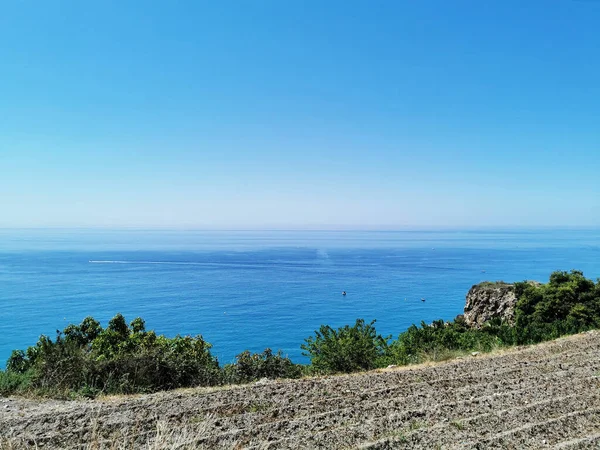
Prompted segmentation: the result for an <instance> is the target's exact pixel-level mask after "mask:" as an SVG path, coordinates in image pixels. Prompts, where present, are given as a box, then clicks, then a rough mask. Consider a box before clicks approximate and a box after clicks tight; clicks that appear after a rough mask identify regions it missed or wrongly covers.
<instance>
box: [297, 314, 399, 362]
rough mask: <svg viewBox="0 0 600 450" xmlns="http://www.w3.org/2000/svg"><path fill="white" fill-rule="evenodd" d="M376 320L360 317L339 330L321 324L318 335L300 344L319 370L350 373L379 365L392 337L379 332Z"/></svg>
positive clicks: (316, 333) (316, 332)
mask: <svg viewBox="0 0 600 450" xmlns="http://www.w3.org/2000/svg"><path fill="white" fill-rule="evenodd" d="M374 323H375V321H374V320H373V321H372V322H371V323H368V324H367V323H365V321H364V320H363V319H357V320H356V323H355V324H354V326H353V327H351V326H349V325H346V326H344V327H341V328H338V329H337V330H334V329H333V328H331V327H330V326H328V325H321V328H319V330H318V331H315V335H314V336H311V337H309V338H307V339H305V342H306V343H305V344H302V345H301V348H302V350H304V352H303V353H302V354H303V355H304V356H308V357H309V358H310V361H311V364H312V366H313V367H312V368H313V369H314V371H315V372H317V373H336V372H345V373H350V372H356V371H360V370H370V369H374V368H376V367H380V366H381V365H382V364H383V361H384V358H385V356H386V353H387V348H388V343H387V341H388V340H389V339H390V337H387V338H384V337H382V336H381V335H379V334H377V331H376V330H375V327H374Z"/></svg>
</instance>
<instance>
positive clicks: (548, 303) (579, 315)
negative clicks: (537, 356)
mask: <svg viewBox="0 0 600 450" xmlns="http://www.w3.org/2000/svg"><path fill="white" fill-rule="evenodd" d="M515 287H516V293H517V295H518V302H517V307H516V309H515V316H516V331H517V343H518V344H531V343H536V342H541V341H544V340H548V339H554V338H556V337H559V336H561V335H564V334H573V333H578V332H581V331H585V330H589V329H591V328H598V327H600V281H598V282H596V283H594V282H593V281H592V280H589V279H587V278H585V277H584V276H583V273H582V272H580V271H577V270H572V271H571V272H565V271H558V272H554V273H552V274H551V275H550V281H549V282H548V283H547V284H533V283H525V282H524V283H517V284H516V286H515Z"/></svg>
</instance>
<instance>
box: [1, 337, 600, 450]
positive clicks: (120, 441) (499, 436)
mask: <svg viewBox="0 0 600 450" xmlns="http://www.w3.org/2000/svg"><path fill="white" fill-rule="evenodd" d="M599 376H600V333H599V332H590V333H585V334H581V335H577V336H572V337H569V338H564V339H559V340H557V341H553V342H549V343H545V344H541V345H538V346H534V347H528V348H522V349H517V350H511V351H506V352H503V353H500V354H495V355H477V356H469V357H465V358H462V359H459V360H454V361H451V362H447V363H441V364H435V365H429V366H415V367H412V368H398V369H387V370H384V371H375V372H369V373H363V374H357V375H348V376H332V377H323V378H312V379H303V380H296V381H265V382H258V383H255V384H252V385H247V386H242V387H231V388H221V389H213V390H207V389H189V390H183V391H176V392H167V393H159V394H152V395H145V396H137V397H129V398H123V397H120V398H107V399H103V400H96V401H73V402H59V401H44V402H40V401H32V400H24V399H14V398H11V399H0V436H1V438H0V448H6V449H13V448H23V447H33V448H81V449H104V448H114V449H122V448H123V449H124V448H145V449H154V448H156V449H158V448H161V449H162V448H206V449H213V448H228V449H230V448H249V449H299V448H310V449H313V448H315V449H316V448H320V449H340V448H365V449H366V448H368V449H392V448H394V449H396V448H423V449H435V448H464V449H467V448H477V449H489V448H515V449H516V448H519V449H521V448H561V449H582V448H600V378H599Z"/></svg>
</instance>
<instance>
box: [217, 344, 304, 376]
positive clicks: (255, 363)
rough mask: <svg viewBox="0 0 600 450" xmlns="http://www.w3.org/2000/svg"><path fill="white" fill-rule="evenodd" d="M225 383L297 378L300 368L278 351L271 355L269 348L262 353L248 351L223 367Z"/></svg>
mask: <svg viewBox="0 0 600 450" xmlns="http://www.w3.org/2000/svg"><path fill="white" fill-rule="evenodd" d="M224 370H225V377H226V378H225V381H226V382H228V383H249V382H251V381H256V380H260V379H261V378H271V379H274V378H299V377H300V376H301V375H302V367H301V366H300V365H298V364H294V363H293V362H292V361H291V360H290V359H289V358H288V357H287V356H286V357H284V356H283V354H282V353H281V350H279V351H278V352H277V353H275V354H274V353H273V351H272V350H271V349H270V348H267V349H265V351H263V352H262V353H250V352H249V351H248V350H246V351H244V352H242V353H240V354H239V355H237V356H236V362H235V363H234V364H230V365H228V366H226V367H225V369H224Z"/></svg>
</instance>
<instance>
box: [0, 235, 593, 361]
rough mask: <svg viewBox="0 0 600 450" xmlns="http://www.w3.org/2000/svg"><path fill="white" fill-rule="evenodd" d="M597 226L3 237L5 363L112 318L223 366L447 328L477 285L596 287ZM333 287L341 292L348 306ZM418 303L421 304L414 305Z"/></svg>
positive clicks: (0, 314)
mask: <svg viewBox="0 0 600 450" xmlns="http://www.w3.org/2000/svg"><path fill="white" fill-rule="evenodd" d="M599 261H600V230H597V229H595V230H591V229H588V230H581V229H569V230H556V229H545V230H495V231H493V230H444V231H440V230H437V231H436V230H429V231H194V230H187V231H183V230H178V231H175V230H98V229H95V230H66V229H62V230H10V229H4V230H0V305H1V306H2V307H1V309H0V367H4V364H5V362H6V359H7V358H8V356H9V355H10V352H11V350H13V349H18V348H20V349H24V348H26V347H27V346H29V345H33V344H35V343H36V341H37V339H38V337H39V335H40V334H47V335H50V336H54V335H55V332H56V330H57V329H61V330H62V329H63V328H64V327H65V326H66V325H67V324H69V323H79V322H81V320H82V319H83V318H84V317H86V316H88V315H91V316H93V317H95V318H96V319H98V320H100V321H101V322H102V323H103V325H106V323H107V321H108V320H109V319H110V318H111V317H112V316H114V315H115V314H116V313H118V312H120V313H122V314H124V315H125V318H126V319H127V320H132V319H133V318H135V317H137V316H140V317H142V318H144V319H145V320H146V326H147V328H148V329H154V330H156V331H157V332H158V333H164V334H166V335H168V336H174V335H176V334H182V335H185V334H191V335H196V334H202V335H203V336H204V338H205V339H206V340H208V341H209V342H210V343H212V344H213V353H214V354H215V355H217V356H218V358H219V361H220V362H222V363H227V362H232V361H233V360H234V358H235V355H236V354H238V353H240V352H241V351H243V350H246V349H248V350H251V351H253V352H259V351H262V350H264V349H265V348H266V347H270V348H272V349H274V350H278V349H281V350H283V352H284V353H285V354H287V355H289V356H290V357H291V358H292V359H293V360H295V361H297V362H306V361H307V360H306V358H305V357H303V356H302V354H301V349H300V345H301V344H302V343H303V342H304V339H305V338H306V337H308V336H310V335H311V334H312V333H313V332H314V330H315V329H317V328H318V327H319V326H320V325H321V324H329V325H332V326H336V327H337V326H341V325H344V324H352V323H354V320H355V319H356V318H364V319H366V320H372V319H377V322H376V327H377V329H378V331H379V332H380V333H382V334H384V335H388V334H391V335H393V336H394V337H396V336H397V334H398V333H399V332H401V331H403V330H405V329H406V328H407V327H408V326H410V325H411V324H412V323H420V321H422V320H424V321H425V322H431V321H432V320H434V319H438V318H441V319H452V318H454V317H455V316H456V315H457V314H460V313H461V312H462V309H463V306H464V301H465V294H466V293H467V291H468V290H469V288H470V287H471V286H472V285H473V284H475V283H478V282H480V281H484V280H504V281H507V282H511V281H520V280H524V279H531V280H539V281H546V280H547V279H548V275H549V274H550V272H552V271H554V270H570V269H579V270H582V271H584V274H585V275H586V276H588V277H590V278H594V279H595V278H597V277H600V263H599ZM342 291H346V293H347V295H346V296H343V295H342ZM421 298H424V299H425V301H424V302H423V301H421Z"/></svg>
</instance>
